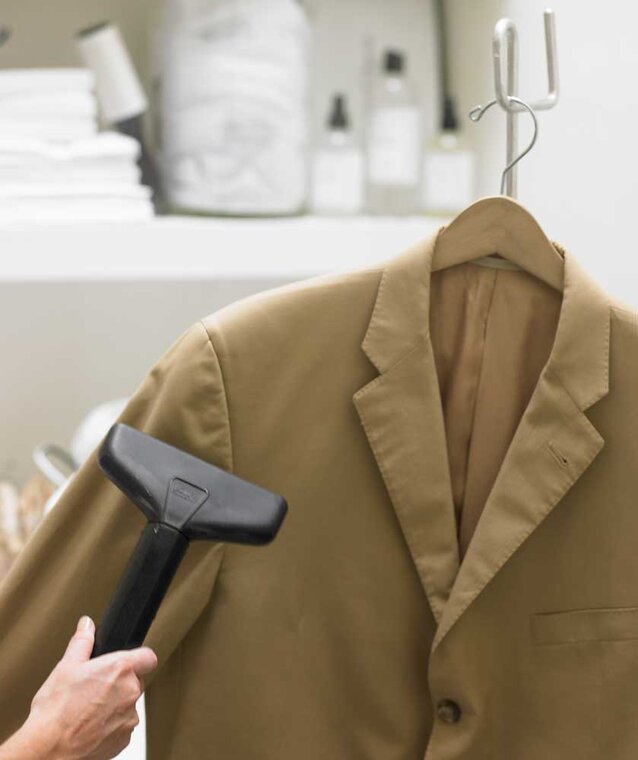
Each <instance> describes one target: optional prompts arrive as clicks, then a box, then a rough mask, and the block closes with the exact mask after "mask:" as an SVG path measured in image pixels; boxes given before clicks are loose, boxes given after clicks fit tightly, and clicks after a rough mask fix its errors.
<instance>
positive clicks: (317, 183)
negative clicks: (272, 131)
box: [310, 95, 363, 214]
mask: <svg viewBox="0 0 638 760" xmlns="http://www.w3.org/2000/svg"><path fill="white" fill-rule="evenodd" d="M362 206H363V158H362V155H361V151H360V150H358V149H357V147H356V145H355V144H354V140H353V138H352V131H351V127H350V118H349V116H348V110H347V106H346V100H345V97H344V96H343V95H335V96H334V97H333V99H332V105H331V108H330V113H329V114H328V122H327V129H326V134H325V137H324V140H323V143H322V145H321V146H320V147H319V149H318V150H317V151H316V153H315V155H314V160H313V165H312V188H311V195H310V207H311V210H312V211H313V212H314V213H315V214H357V213H359V212H360V211H361V208H362Z"/></svg>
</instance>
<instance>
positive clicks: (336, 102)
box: [328, 93, 350, 131]
mask: <svg viewBox="0 0 638 760" xmlns="http://www.w3.org/2000/svg"><path fill="white" fill-rule="evenodd" d="M328 127H329V128H330V129H341V130H343V131H345V130H346V129H349V128H350V118H349V116H348V109H347V107H346V98H345V95H342V94H341V93H338V94H337V95H334V96H333V98H332V105H331V106H330V114H329V116H328Z"/></svg>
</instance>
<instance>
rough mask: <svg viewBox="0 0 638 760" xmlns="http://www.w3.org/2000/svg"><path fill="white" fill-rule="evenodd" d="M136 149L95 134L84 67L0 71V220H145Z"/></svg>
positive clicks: (122, 139)
mask: <svg viewBox="0 0 638 760" xmlns="http://www.w3.org/2000/svg"><path fill="white" fill-rule="evenodd" d="M139 153H140V146H139V143H138V142H137V141H136V140H134V139H133V138H131V137H128V136H125V135H121V134H119V133H117V132H98V124H97V103H96V100H95V96H94V94H93V76H92V74H91V72H89V71H88V70H85V69H15V70H4V71H0V222H14V221H19V222H22V221H29V222H31V221H34V222H42V221H44V222H51V221H74V220H86V221H89V220H91V221H95V220H114V221H119V220H122V221H124V220H139V219H148V218H149V217H151V216H152V215H153V205H152V202H151V191H150V189H149V188H148V187H145V186H143V185H141V184H140V170H139V167H138V165H137V159H138V157H139Z"/></svg>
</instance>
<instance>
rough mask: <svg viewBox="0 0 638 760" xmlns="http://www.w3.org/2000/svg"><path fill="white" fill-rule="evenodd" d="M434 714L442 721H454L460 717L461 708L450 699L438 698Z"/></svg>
mask: <svg viewBox="0 0 638 760" xmlns="http://www.w3.org/2000/svg"><path fill="white" fill-rule="evenodd" d="M436 714H437V715H438V717H439V720H442V721H443V723H456V722H457V721H458V720H459V718H460V717H461V708H460V707H459V706H458V704H457V703H456V702H455V701H454V700H452V699H440V700H439V701H438V702H437V705H436Z"/></svg>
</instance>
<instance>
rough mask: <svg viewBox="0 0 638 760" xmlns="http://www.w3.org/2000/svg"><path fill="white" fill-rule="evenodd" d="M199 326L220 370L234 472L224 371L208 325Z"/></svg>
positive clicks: (229, 452)
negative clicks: (207, 327)
mask: <svg viewBox="0 0 638 760" xmlns="http://www.w3.org/2000/svg"><path fill="white" fill-rule="evenodd" d="M199 325H200V327H201V328H202V330H203V331H204V333H205V334H206V339H207V343H208V346H209V347H210V350H211V353H212V355H213V358H214V360H215V364H216V366H217V369H218V370H219V376H220V378H221V391H222V396H223V398H224V410H225V416H226V428H227V437H228V454H229V460H230V461H229V464H230V471H231V472H233V471H234V457H233V440H232V431H231V427H230V413H229V406H228V395H227V393H226V383H225V382H224V372H223V369H222V365H221V362H220V361H219V357H218V356H217V351H215V346H214V344H213V341H212V338H211V337H210V333H209V332H208V330H207V329H206V325H205V324H204V322H203V320H200V321H199Z"/></svg>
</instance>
